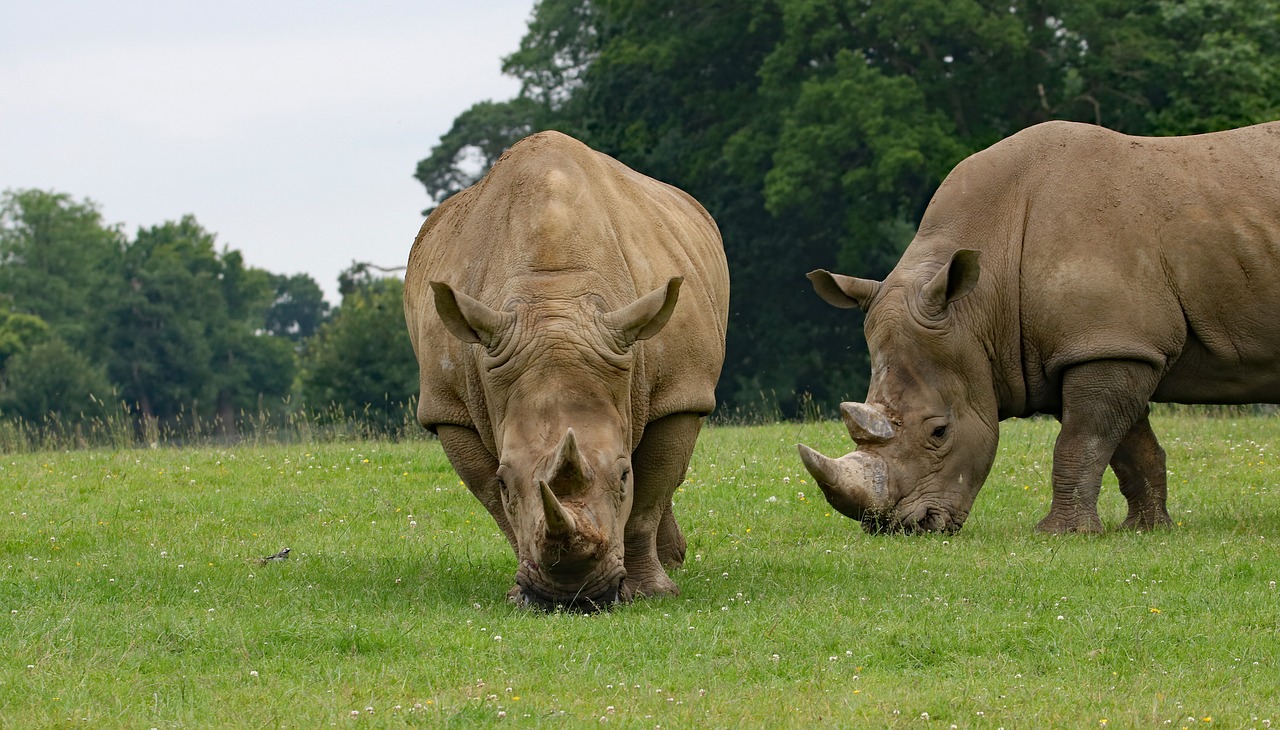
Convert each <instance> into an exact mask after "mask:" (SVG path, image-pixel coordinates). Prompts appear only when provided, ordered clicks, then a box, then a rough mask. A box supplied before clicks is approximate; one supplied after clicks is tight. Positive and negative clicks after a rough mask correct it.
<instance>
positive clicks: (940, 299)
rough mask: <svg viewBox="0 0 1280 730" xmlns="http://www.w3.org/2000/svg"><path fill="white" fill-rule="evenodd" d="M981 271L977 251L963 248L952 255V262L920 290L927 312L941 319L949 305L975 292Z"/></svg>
mask: <svg viewBox="0 0 1280 730" xmlns="http://www.w3.org/2000/svg"><path fill="white" fill-rule="evenodd" d="M979 269H980V267H979V265H978V252H977V251H974V250H971V249H967V248H962V249H960V250H959V251H956V252H955V253H953V254H951V260H950V261H948V262H947V263H946V265H945V266H943V267H942V270H941V271H939V272H938V273H937V274H934V276H933V278H932V279H930V280H929V283H928V284H925V285H924V288H923V289H921V290H920V299H921V302H922V303H923V304H924V308H925V310H926V312H928V313H929V314H930V315H933V316H939V317H940V316H942V313H943V312H945V311H946V310H947V306H948V305H950V304H951V303H952V302H954V301H956V300H958V299H963V298H964V297H965V296H966V295H968V294H969V292H971V291H973V288H974V287H975V286H977V285H978V274H979Z"/></svg>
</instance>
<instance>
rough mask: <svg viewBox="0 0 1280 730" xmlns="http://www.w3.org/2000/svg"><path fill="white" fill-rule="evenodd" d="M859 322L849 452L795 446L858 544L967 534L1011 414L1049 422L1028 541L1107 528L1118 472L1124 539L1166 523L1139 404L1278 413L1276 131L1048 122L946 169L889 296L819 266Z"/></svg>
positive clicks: (1162, 479) (1161, 483)
mask: <svg viewBox="0 0 1280 730" xmlns="http://www.w3.org/2000/svg"><path fill="white" fill-rule="evenodd" d="M809 278H810V280H811V281H812V282H813V285H814V287H815V289H816V290H817V292H818V294H819V295H820V296H821V297H822V298H823V299H825V300H826V301H827V302H829V303H831V304H833V305H835V306H837V307H848V308H851V307H855V306H856V307H861V308H862V309H863V310H864V311H865V312H866V325H865V332H866V337H867V346H868V349H869V352H870V355H871V382H870V387H869V389H868V393H867V401H866V402H865V403H844V404H842V405H841V413H842V416H843V419H844V422H845V425H846V426H847V427H848V429H849V433H850V435H851V436H852V437H853V440H854V441H855V442H856V443H857V444H858V449H857V450H856V451H854V452H853V453H850V454H847V455H846V456H844V457H842V458H839V459H829V458H827V457H825V456H822V455H821V454H819V453H817V452H815V451H813V450H811V449H808V448H807V447H805V446H800V447H799V449H800V452H801V457H802V459H803V461H804V463H805V466H806V467H807V468H808V470H809V472H810V473H811V474H812V475H813V477H814V478H815V479H816V480H817V481H818V483H819V485H820V486H821V487H822V489H823V491H824V493H825V494H826V497H827V499H828V501H830V503H831V504H832V506H833V507H835V508H836V509H837V510H839V511H840V512H842V513H844V514H846V515H848V516H850V517H852V518H854V519H857V520H861V521H862V522H863V526H864V527H865V528H867V529H869V530H873V531H874V530H876V529H884V528H894V529H901V528H905V529H907V530H958V529H959V528H960V526H961V525H962V524H963V523H964V521H965V518H966V517H967V516H968V515H969V511H970V509H971V508H972V506H973V502H974V499H975V497H976V496H977V494H978V490H979V488H981V486H982V483H983V481H984V480H985V479H986V477H987V474H988V472H989V471H990V469H991V464H992V461H993V459H994V457H995V453H996V443H997V439H998V435H999V427H998V423H999V422H1000V421H1001V420H1003V419H1006V418H1011V417H1020V416H1029V415H1031V414H1034V413H1047V414H1052V415H1054V416H1056V417H1057V418H1058V419H1059V420H1060V421H1061V423H1062V428H1061V432H1060V433H1059V436H1058V440H1057V444H1056V446H1055V447H1054V452H1053V477H1052V478H1053V501H1052V504H1051V506H1050V508H1049V514H1048V516H1046V517H1045V518H1044V519H1043V520H1042V521H1041V522H1040V523H1039V526H1038V527H1039V529H1041V530H1043V531H1046V532H1051V533H1063V532H1099V531H1101V530H1102V522H1101V521H1100V520H1099V518H1098V511H1097V501H1098V492H1099V489H1100V487H1101V480H1102V474H1103V471H1104V470H1105V469H1106V468H1107V465H1108V464H1110V465H1111V468H1112V469H1113V470H1114V471H1115V473H1116V476H1117V478H1118V479H1119V482H1120V491H1121V493H1122V494H1123V495H1124V497H1125V499H1126V500H1127V502H1128V507H1129V513H1128V517H1127V518H1126V519H1125V521H1124V527H1128V528H1138V529H1149V528H1152V527H1155V526H1157V525H1165V524H1168V523H1169V522H1170V520H1169V514H1168V512H1167V510H1166V504H1165V500H1166V473H1165V455H1164V451H1163V450H1162V449H1161V448H1160V445H1159V443H1158V442H1157V441H1156V437H1155V434H1154V433H1153V432H1152V430H1151V425H1150V423H1149V422H1148V419H1147V416H1148V403H1149V402H1151V401H1157V402H1175V403H1221V404H1234V403H1254V402H1269V403H1276V402H1280V123H1277V122H1273V123H1270V124H1260V125H1257V126H1253V127H1247V128H1243V129H1237V130H1232V131H1226V132H1219V133H1215V134H1204V135H1198V136H1191V137H1169V138H1141V137H1131V136H1126V135H1123V134H1117V133H1114V132H1110V131H1108V130H1105V129H1102V128H1099V127H1094V126H1090V125H1084V124H1074V123H1068V122H1050V123H1046V124H1041V125H1038V126H1035V127H1031V128H1029V129H1026V130H1024V131H1022V132H1020V133H1018V134H1015V135H1014V136H1012V137H1010V138H1008V139H1006V140H1004V141H1002V142H999V143H997V144H995V145H994V146H992V147H990V148H988V149H986V150H984V151H982V152H979V153H977V154H975V155H973V156H971V157H969V158H968V159H966V160H964V161H963V162H961V163H960V165H958V166H957V167H956V168H955V170H954V171H952V173H951V174H950V175H949V176H947V178H946V180H945V181H944V182H943V184H942V186H941V187H940V188H939V189H938V192H937V194H936V195H935V196H934V198H933V200H932V201H931V202H930V204H929V207H928V209H927V210H926V211H925V215H924V219H923V220H922V222H921V224H920V228H919V230H918V232H917V234H916V236H915V239H914V240H913V241H912V242H911V244H910V245H909V246H908V247H907V250H906V252H905V253H904V254H903V256H902V259H901V261H899V263H898V264H897V266H896V267H895V268H894V269H893V271H892V272H891V273H890V274H889V276H888V277H887V278H886V279H885V280H884V281H883V282H878V281H869V280H865V279H857V278H853V277H848V276H841V275H837V274H831V273H828V272H826V271H821V270H819V271H814V272H812V273H811V274H809Z"/></svg>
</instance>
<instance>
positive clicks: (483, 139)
mask: <svg viewBox="0 0 1280 730" xmlns="http://www.w3.org/2000/svg"><path fill="white" fill-rule="evenodd" d="M537 110H538V105H537V104H536V103H534V102H532V101H530V100H528V99H525V98H516V99H512V100H511V101H503V102H493V101H482V102H479V103H477V104H475V105H473V106H472V107H471V108H470V109H468V110H466V111H465V112H463V113H462V114H460V115H458V118H457V119H455V120H454V121H453V127H451V128H450V129H449V131H448V132H447V133H445V135H444V136H443V137H441V138H440V142H439V144H437V145H436V146H435V147H434V148H433V149H432V150H431V156H430V157H428V158H427V159H425V160H423V161H421V162H419V163H418V169H417V171H416V172H415V173H414V177H415V178H417V179H418V181H419V182H421V183H422V184H423V185H424V186H425V187H426V188H427V196H428V197H430V198H431V206H430V207H428V208H427V209H426V210H425V211H423V214H424V215H425V214H427V213H430V212H431V210H432V209H434V208H435V206H437V205H439V204H441V203H443V202H444V200H445V198H448V197H449V196H450V195H453V194H454V193H457V192H459V191H462V190H465V189H467V188H469V187H471V186H472V185H473V184H475V183H476V181H477V180H479V179H480V178H481V177H482V176H483V175H484V173H485V172H486V171H488V169H489V168H490V167H492V166H493V163H495V162H497V161H498V157H499V156H501V155H502V153H503V151H505V150H506V149H507V148H508V147H510V146H511V145H513V144H515V143H516V142H518V141H520V140H521V139H523V138H524V137H526V136H528V135H529V133H530V132H532V131H533V127H534V122H533V120H534V119H535V118H536V117H537V116H538V114H537Z"/></svg>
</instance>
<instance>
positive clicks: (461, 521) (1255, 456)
mask: <svg viewBox="0 0 1280 730" xmlns="http://www.w3.org/2000/svg"><path fill="white" fill-rule="evenodd" d="M1154 424H1155V428H1156V430H1157V433H1159V434H1160V435H1161V437H1162V440H1163V443H1164V445H1165V448H1166V449H1167V450H1168V454H1169V468H1170V473H1171V477H1170V511H1171V513H1172V514H1173V515H1174V517H1175V520H1176V521H1177V522H1178V523H1179V524H1178V525H1177V527H1175V528H1173V529H1169V530H1162V531H1158V532H1155V533H1152V534H1138V533H1132V532H1118V531H1115V530H1114V528H1115V527H1116V526H1117V525H1118V524H1119V523H1120V522H1121V520H1122V519H1123V517H1124V513H1125V509H1124V504H1123V500H1122V498H1121V497H1120V495H1119V493H1118V490H1117V488H1116V485H1115V482H1114V479H1113V478H1111V477H1110V476H1108V480H1107V483H1106V484H1105V485H1104V492H1103V498H1102V500H1101V511H1102V517H1103V521H1104V523H1105V524H1106V525H1107V526H1108V527H1109V528H1111V531H1110V532H1108V533H1107V534H1105V535H1102V536H1097V537H1081V536H1073V537H1072V536H1069V537H1051V536H1045V535H1039V534H1036V533H1035V532H1034V531H1033V530H1032V527H1033V525H1034V524H1035V522H1036V521H1037V520H1038V519H1039V518H1040V517H1042V516H1043V515H1044V514H1045V512H1046V511H1047V509H1048V504H1049V494H1050V492H1049V472H1050V466H1051V457H1050V454H1051V448H1052V443H1053V439H1054V436H1055V434H1056V430H1057V427H1056V424H1055V423H1054V422H1053V421H1051V420H1028V421H1015V422H1011V423H1007V424H1004V427H1003V434H1002V441H1001V446H1000V452H999V455H998V458H997V460H996V464H995V467H994V469H993V472H992V475H991V478H990V479H989V481H988V483H987V485H986V486H985V488H984V489H983V492H982V494H981V495H980V496H979V499H978V503H977V505H976V507H975V509H974V512H973V515H972V517H971V518H970V520H969V522H968V523H967V524H966V525H965V527H964V529H963V530H962V531H961V532H960V533H959V534H956V535H950V536H946V535H931V536H915V537H907V536H869V535H865V534H863V533H862V531H861V530H860V529H858V527H857V526H856V525H855V524H854V523H852V522H851V521H850V520H848V519H845V518H843V517H841V516H839V515H837V514H833V513H832V511H831V510H830V509H829V508H828V506H827V505H826V503H825V502H824V501H823V500H822V498H821V496H820V494H819V493H818V490H817V489H816V488H815V487H814V485H812V484H811V483H809V480H808V477H807V474H805V473H804V471H803V469H802V468H801V467H800V465H799V461H798V459H797V457H796V454H795V451H794V443H795V442H796V441H801V440H803V441H805V442H807V443H810V444H811V445H814V446H815V447H819V448H822V449H823V450H825V451H827V452H834V453H841V452H842V450H845V449H847V448H849V444H848V438H847V436H846V435H845V434H844V433H843V428H842V427H841V426H840V425H838V424H836V423H831V422H820V423H805V424H782V425H771V426H753V427H712V428H708V429H707V430H706V431H704V434H703V437H702V440H701V441H700V442H699V446H698V449H697V452H696V454H695V457H694V462H693V464H692V466H691V468H690V470H689V474H688V479H687V481H686V483H685V484H684V486H683V487H682V488H681V489H680V491H679V492H678V494H677V504H676V513H677V515H678V517H679V519H680V521H681V524H682V525H683V527H684V530H685V534H686V536H687V538H688V541H689V552H688V558H687V562H686V564H685V567H684V568H683V569H681V570H678V571H676V572H675V573H674V578H675V580H676V582H677V583H678V584H679V585H680V587H681V589H682V591H683V595H681V596H680V597H677V598H669V599H661V600H648V601H641V602H637V603H635V604H632V605H628V606H623V607H619V608H617V609H615V610H612V611H609V612H606V613H602V614H598V615H591V616H584V615H577V614H566V613H554V614H545V613H538V612H533V611H527V610H521V609H517V608H515V607H513V606H511V605H510V604H508V603H507V602H506V601H505V599H504V595H505V593H506V591H507V589H508V588H509V587H510V585H511V581H512V577H513V575H514V571H515V560H514V558H513V557H512V555H511V554H510V550H509V548H508V547H507V545H506V541H505V540H504V539H503V538H502V537H501V535H500V534H499V533H498V531H497V528H496V527H495V526H494V525H493V523H492V520H491V519H490V518H489V517H488V515H487V514H486V513H485V511H484V509H483V508H482V507H481V506H480V504H479V503H478V502H477V501H476V500H475V499H474V498H473V497H471V496H470V494H469V493H468V492H467V490H466V489H465V488H464V487H463V486H462V485H461V484H460V483H459V481H458V478H457V476H456V475H455V474H454V472H453V470H452V469H451V468H450V466H449V464H448V462H447V461H446V460H445V458H444V456H443V454H442V453H441V450H440V448H439V445H438V443H437V442H434V441H427V440H421V441H415V442H403V441H401V442H393V441H388V440H381V441H374V442H363V441H352V442H337V441H328V442H325V443H296V444H283V445H260V444H255V443H252V442H247V443H241V444H237V445H227V446H216V445H207V444H206V445H201V446H196V447H190V448H184V449H126V448H107V449H96V450H82V451H72V452H69V453H52V452H41V453H30V454H10V455H7V456H5V457H3V459H0V485H2V486H0V500H2V501H0V656H4V657H6V659H5V661H4V662H2V663H0V727H51V726H58V727H64V726H71V725H88V726H107V727H174V726H200V727H226V726H234V727H244V726H263V725H270V726H290V727H291V726H335V725H336V726H339V727H347V726H350V727H356V726H365V725H367V726H379V727H381V726H389V727H399V726H429V727H435V726H442V725H457V726H464V727H471V726H480V727H486V726H487V727H505V726H509V725H511V726H521V727H524V726H555V727H566V726H569V727H580V726H586V725H591V726H596V725H599V724H601V723H602V722H603V723H605V724H614V725H622V726H625V727H657V726H662V727H668V728H671V727H694V726H708V727H812V726H818V727H921V728H923V727H939V728H947V727H951V726H953V725H954V726H957V727H966V728H968V727H975V728H998V727H1004V728H1041V727H1095V728H1097V727H1103V728H1110V727H1206V728H1207V727H1232V728H1236V727H1240V728H1248V727H1258V728H1261V727H1268V726H1273V725H1274V724H1276V723H1280V704H1278V703H1280V701H1278V700H1277V697H1278V695H1277V690H1276V687H1277V683H1276V679H1277V677H1278V676H1280V666H1278V659H1280V590H1277V581H1280V556H1278V555H1277V549H1276V544H1277V542H1278V541H1280V458H1278V457H1277V455H1276V450H1277V448H1280V418H1276V417H1274V416H1247V417H1234V418H1221V417H1208V416H1203V415H1194V414H1192V415H1186V414H1178V415H1172V416H1170V415H1159V416H1157V417H1156V418H1155V419H1154ZM285 546H288V547H291V548H292V552H291V555H290V558H289V559H288V560H284V561H280V562H273V563H269V564H265V565H263V564H259V563H257V562H256V560H255V559H256V558H259V557H261V556H265V555H268V554H270V553H274V552H276V551H277V550H279V549H281V548H282V547H285Z"/></svg>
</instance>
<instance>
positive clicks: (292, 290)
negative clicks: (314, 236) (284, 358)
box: [266, 274, 329, 342]
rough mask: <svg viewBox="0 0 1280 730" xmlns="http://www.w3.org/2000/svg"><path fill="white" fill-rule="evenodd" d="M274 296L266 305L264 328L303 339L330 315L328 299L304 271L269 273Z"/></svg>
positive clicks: (291, 337)
mask: <svg viewBox="0 0 1280 730" xmlns="http://www.w3.org/2000/svg"><path fill="white" fill-rule="evenodd" d="M270 279H271V285H272V287H273V288H274V289H275V299H274V300H273V301H272V302H271V306H270V307H269V308H268V309H267V314H266V328H267V332H270V333H271V334H273V335H275V336H277V337H287V338H289V339H291V340H293V341H294V342H302V341H303V340H306V339H307V338H309V337H311V336H312V335H314V334H315V333H316V331H317V330H319V329H320V325H321V324H323V323H324V321H325V319H326V318H328V316H329V303H328V302H326V301H325V299H324V292H323V291H322V290H321V289H320V285H319V284H317V283H316V280H315V279H312V278H311V277H310V276H308V275H307V274H294V275H292V276H289V275H285V274H272V275H271V277H270Z"/></svg>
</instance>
